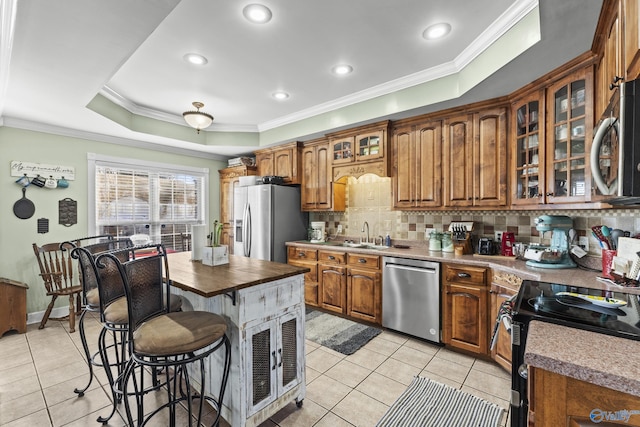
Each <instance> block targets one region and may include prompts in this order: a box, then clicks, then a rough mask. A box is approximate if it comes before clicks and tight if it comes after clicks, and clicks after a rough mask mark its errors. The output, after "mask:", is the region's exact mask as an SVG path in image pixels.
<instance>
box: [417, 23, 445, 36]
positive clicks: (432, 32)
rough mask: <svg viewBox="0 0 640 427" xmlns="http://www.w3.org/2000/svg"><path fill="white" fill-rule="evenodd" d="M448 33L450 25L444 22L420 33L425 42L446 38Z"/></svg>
mask: <svg viewBox="0 0 640 427" xmlns="http://www.w3.org/2000/svg"><path fill="white" fill-rule="evenodd" d="M450 31H451V25H449V24H447V23H446V22H441V23H439V24H434V25H431V26H429V27H427V29H426V30H424V32H423V33H422V37H424V38H425V39H427V40H435V39H439V38H442V37H444V36H446V35H447V34H449V32H450Z"/></svg>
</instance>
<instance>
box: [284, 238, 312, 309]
mask: <svg viewBox="0 0 640 427" xmlns="http://www.w3.org/2000/svg"><path fill="white" fill-rule="evenodd" d="M287 263H288V264H291V265H296V266H299V267H306V268H308V269H309V272H307V273H305V274H304V302H305V304H307V305H309V306H314V307H317V306H318V305H319V302H318V301H319V285H318V251H317V250H314V249H303V248H297V247H295V246H289V247H288V248H287Z"/></svg>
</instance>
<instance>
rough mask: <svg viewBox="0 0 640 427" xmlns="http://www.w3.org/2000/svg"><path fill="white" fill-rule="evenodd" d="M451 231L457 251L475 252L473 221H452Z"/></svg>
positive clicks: (463, 252)
mask: <svg viewBox="0 0 640 427" xmlns="http://www.w3.org/2000/svg"><path fill="white" fill-rule="evenodd" d="M449 231H450V232H451V238H452V239H453V247H454V250H455V252H456V253H459V251H462V254H463V255H470V254H473V244H472V243H471V232H473V221H461V222H458V221H457V222H452V223H451V224H449Z"/></svg>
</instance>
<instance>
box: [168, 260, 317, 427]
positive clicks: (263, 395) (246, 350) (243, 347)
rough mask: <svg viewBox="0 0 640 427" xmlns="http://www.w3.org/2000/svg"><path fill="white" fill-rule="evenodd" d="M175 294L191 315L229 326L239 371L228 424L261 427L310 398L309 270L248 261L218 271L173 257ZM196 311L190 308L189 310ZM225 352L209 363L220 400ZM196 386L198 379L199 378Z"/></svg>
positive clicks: (227, 403) (210, 383)
mask: <svg viewBox="0 0 640 427" xmlns="http://www.w3.org/2000/svg"><path fill="white" fill-rule="evenodd" d="M168 260H169V278H170V280H171V284H172V293H175V294H177V295H180V296H182V297H183V301H184V302H183V308H184V307H185V305H186V309H191V308H192V309H194V310H203V311H209V312H212V313H216V314H220V315H222V316H223V317H224V318H225V319H226V320H227V327H228V329H227V335H228V336H229V339H230V341H231V368H230V371H229V381H228V383H227V389H226V392H225V396H224V400H223V406H222V417H223V418H224V419H225V420H226V421H227V422H228V423H229V424H231V425H232V426H234V427H236V426H238V427H242V426H248V427H252V426H257V425H259V424H261V423H262V422H264V421H265V420H267V419H268V418H269V417H270V416H272V415H273V414H275V413H276V412H278V411H279V410H280V409H282V408H283V407H284V406H285V405H287V404H289V403H290V402H292V401H295V402H296V403H297V404H298V405H299V406H300V405H302V400H303V399H304V397H305V346H304V320H305V312H304V273H306V272H307V271H308V270H307V269H305V268H300V267H295V266H291V265H287V264H280V263H275V262H269V261H262V260H257V259H252V258H245V257H240V256H234V255H230V256H229V263H228V264H223V265H218V266H214V267H212V266H207V265H203V264H202V263H201V262H198V261H191V253H190V252H180V253H174V254H169V255H168ZM189 306H190V307H189ZM223 366H224V352H221V351H217V352H214V353H213V354H212V355H211V356H209V359H208V363H207V365H206V367H205V369H206V371H207V374H206V375H207V384H206V390H207V393H208V394H210V395H212V396H214V397H217V394H218V390H219V387H220V381H221V377H222V374H221V371H222V367H223ZM191 376H192V378H193V379H194V380H195V379H196V378H197V377H198V375H194V373H193V372H191Z"/></svg>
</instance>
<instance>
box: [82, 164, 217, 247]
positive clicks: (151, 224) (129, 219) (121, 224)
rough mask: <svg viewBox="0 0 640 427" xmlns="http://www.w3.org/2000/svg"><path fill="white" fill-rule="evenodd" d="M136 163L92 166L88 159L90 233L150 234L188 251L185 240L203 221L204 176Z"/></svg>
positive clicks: (154, 240)
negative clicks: (92, 212) (91, 212)
mask: <svg viewBox="0 0 640 427" xmlns="http://www.w3.org/2000/svg"><path fill="white" fill-rule="evenodd" d="M136 163H138V164H127V163H126V162H125V163H121V162H113V161H100V160H95V161H94V162H93V165H92V162H91V159H90V170H91V169H93V170H94V173H93V177H94V189H95V194H94V197H93V198H94V200H95V204H94V206H95V224H94V227H93V229H94V230H95V232H96V233H97V234H103V233H109V234H117V235H120V236H130V235H133V234H148V235H149V236H150V237H151V239H152V241H153V242H155V243H163V244H164V245H165V246H166V247H167V248H171V249H175V250H186V249H187V248H186V247H185V242H184V241H183V236H184V235H189V234H190V231H191V226H192V225H195V224H204V221H205V214H206V212H205V210H206V209H205V207H206V190H205V188H206V184H207V181H208V173H204V172H199V171H197V170H186V171H181V170H180V167H179V166H175V167H174V168H175V169H173V168H171V166H169V167H168V166H167V165H154V164H143V165H140V164H139V163H140V162H136ZM91 166H93V168H92V167H91ZM188 169H192V168H188Z"/></svg>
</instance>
